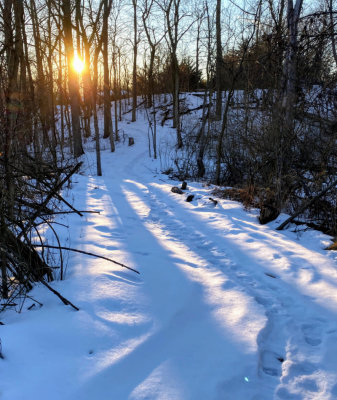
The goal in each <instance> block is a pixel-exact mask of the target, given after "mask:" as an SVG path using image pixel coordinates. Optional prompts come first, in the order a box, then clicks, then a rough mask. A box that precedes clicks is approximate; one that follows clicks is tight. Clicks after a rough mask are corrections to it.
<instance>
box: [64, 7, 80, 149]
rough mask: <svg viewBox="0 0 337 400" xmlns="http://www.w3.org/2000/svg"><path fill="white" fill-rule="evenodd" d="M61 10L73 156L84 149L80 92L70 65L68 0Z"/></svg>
mask: <svg viewBox="0 0 337 400" xmlns="http://www.w3.org/2000/svg"><path fill="white" fill-rule="evenodd" d="M62 11H63V17H62V22H63V31H64V46H65V50H66V56H67V62H68V86H69V96H70V106H71V121H72V131H73V132H72V134H73V150H74V156H75V157H79V156H81V155H82V154H83V153H84V151H83V147H82V137H81V127H80V94H79V83H78V76H77V73H76V72H75V71H74V69H73V67H72V63H73V57H74V46H73V34H72V21H71V4H70V0H62Z"/></svg>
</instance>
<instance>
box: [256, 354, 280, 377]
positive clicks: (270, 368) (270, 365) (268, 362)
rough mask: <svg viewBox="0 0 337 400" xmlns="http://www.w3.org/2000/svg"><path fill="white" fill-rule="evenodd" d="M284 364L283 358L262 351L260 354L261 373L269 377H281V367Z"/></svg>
mask: <svg viewBox="0 0 337 400" xmlns="http://www.w3.org/2000/svg"><path fill="white" fill-rule="evenodd" d="M283 362H284V357H282V356H281V355H279V354H277V353H275V352H273V351H269V350H264V351H263V352H262V353H261V367H262V371H263V372H264V373H265V374H267V375H270V376H281V365H282V363H283Z"/></svg>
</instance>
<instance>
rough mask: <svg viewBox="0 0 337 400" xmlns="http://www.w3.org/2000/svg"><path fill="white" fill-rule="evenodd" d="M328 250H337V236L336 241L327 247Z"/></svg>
mask: <svg viewBox="0 0 337 400" xmlns="http://www.w3.org/2000/svg"><path fill="white" fill-rule="evenodd" d="M327 250H336V251H337V238H336V239H335V241H334V242H333V243H332V244H331V245H330V246H329V247H328V248H327Z"/></svg>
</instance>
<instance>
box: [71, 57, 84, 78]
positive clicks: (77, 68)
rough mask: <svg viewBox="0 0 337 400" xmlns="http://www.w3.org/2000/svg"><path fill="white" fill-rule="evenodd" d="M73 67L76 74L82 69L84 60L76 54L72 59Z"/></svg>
mask: <svg viewBox="0 0 337 400" xmlns="http://www.w3.org/2000/svg"><path fill="white" fill-rule="evenodd" d="M73 68H74V70H75V71H76V72H77V73H78V74H80V73H81V72H82V71H83V70H84V61H83V60H82V59H81V58H80V57H79V56H78V55H77V54H75V56H74V59H73Z"/></svg>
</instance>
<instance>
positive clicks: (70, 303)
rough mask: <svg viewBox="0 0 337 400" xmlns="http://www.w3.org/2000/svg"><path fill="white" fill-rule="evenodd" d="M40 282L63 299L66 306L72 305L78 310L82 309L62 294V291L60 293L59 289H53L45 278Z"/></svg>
mask: <svg viewBox="0 0 337 400" xmlns="http://www.w3.org/2000/svg"><path fill="white" fill-rule="evenodd" d="M40 282H41V283H42V285H44V286H45V287H46V288H47V289H49V290H50V291H51V292H53V293H54V294H55V295H56V296H57V297H58V298H59V299H60V300H61V301H62V303H63V304H65V305H66V306H71V307H72V308H74V309H75V310H76V311H80V309H79V308H78V307H76V306H75V305H74V304H73V303H72V302H71V301H69V300H67V299H66V298H65V297H63V296H62V294H61V293H59V292H58V291H57V290H55V289H53V288H52V287H51V286H50V285H48V283H47V282H45V281H44V280H42V279H41V280H40Z"/></svg>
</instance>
